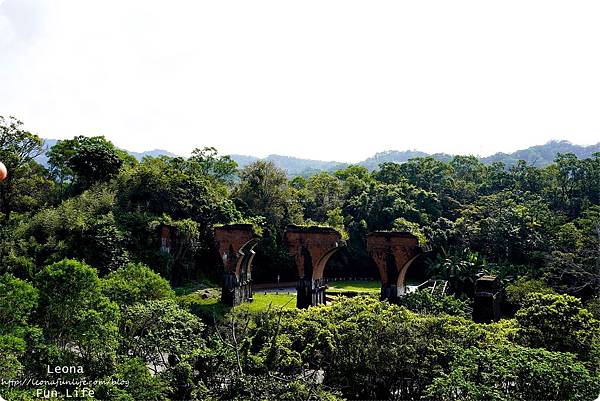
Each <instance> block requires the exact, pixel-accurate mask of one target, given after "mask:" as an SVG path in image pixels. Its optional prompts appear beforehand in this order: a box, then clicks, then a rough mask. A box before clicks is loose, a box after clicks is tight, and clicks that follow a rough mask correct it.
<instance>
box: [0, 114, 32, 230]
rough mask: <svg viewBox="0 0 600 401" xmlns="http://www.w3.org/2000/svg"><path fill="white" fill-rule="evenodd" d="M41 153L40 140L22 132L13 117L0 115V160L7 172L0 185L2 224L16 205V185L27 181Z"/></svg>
mask: <svg viewBox="0 0 600 401" xmlns="http://www.w3.org/2000/svg"><path fill="white" fill-rule="evenodd" d="M41 153H42V140H41V139H40V137H39V136H37V135H35V134H32V133H31V132H29V131H26V130H25V129H24V128H23V123H22V122H21V121H19V120H17V119H16V118H14V117H9V118H8V119H6V118H4V117H2V116H0V161H1V162H2V163H4V165H5V166H6V168H7V169H8V177H7V179H6V180H4V181H2V182H0V212H1V213H2V214H3V217H4V221H5V222H7V221H9V219H10V214H11V212H12V211H13V210H14V203H15V202H17V199H16V198H17V197H18V194H19V193H21V194H23V192H22V191H17V187H18V186H19V182H20V181H21V180H23V179H27V178H28V177H29V174H30V173H31V171H32V170H34V169H35V167H34V166H35V162H34V161H33V159H34V158H35V157H37V156H39V155H40V154H41Z"/></svg>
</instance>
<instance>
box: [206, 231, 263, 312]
mask: <svg viewBox="0 0 600 401" xmlns="http://www.w3.org/2000/svg"><path fill="white" fill-rule="evenodd" d="M259 240H260V237H259V236H258V235H256V233H255V232H254V229H253V227H252V225H251V224H232V225H227V226H222V227H216V228H215V241H216V243H217V248H218V250H219V255H220V256H221V259H222V260H223V266H224V267H225V273H224V275H223V290H222V292H221V302H222V303H224V304H225V305H229V306H235V305H239V304H240V303H242V302H248V301H252V259H254V251H253V248H254V247H255V246H256V244H257V243H258V241H259Z"/></svg>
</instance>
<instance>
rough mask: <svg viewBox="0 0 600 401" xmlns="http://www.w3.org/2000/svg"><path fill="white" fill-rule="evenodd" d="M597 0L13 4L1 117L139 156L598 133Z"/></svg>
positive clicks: (3, 5) (6, 21)
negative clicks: (96, 138) (106, 142)
mask: <svg viewBox="0 0 600 401" xmlns="http://www.w3.org/2000/svg"><path fill="white" fill-rule="evenodd" d="M599 21H600V2H598V1H577V0H575V1H573V0H571V1H550V0H543V1H527V0H518V1H511V0H503V1H483V0H474V1H448V0H441V1H430V0H418V1H400V0H392V1H383V0H381V1H380V0H377V1H366V0H365V1H352V0H341V1H329V0H303V1H293V2H292V1H284V0H274V1H260V0H259V1H252V0H241V1H230V0H213V1H200V0H198V1H191V0H190V1H149V0H143V1H132V0H119V1H109V0H101V1H87V0H71V1H68V0H47V1H33V0H0V114H2V115H14V116H16V117H17V118H19V119H21V120H23V121H24V122H25V125H26V127H27V128H29V129H30V130H32V131H34V132H36V133H38V134H39V135H41V136H42V137H46V138H67V137H72V136H73V135H79V134H84V135H105V136H106V137H108V138H109V139H110V140H112V141H113V142H114V143H115V144H117V145H118V146H120V147H123V148H127V149H129V150H134V151H142V150H150V149H154V148H162V149H167V150H170V151H173V152H176V153H179V154H188V153H189V152H190V151H191V149H193V148H194V147H201V146H215V147H217V148H218V149H219V150H220V151H221V152H222V153H241V154H251V155H256V156H266V155H268V154H271V153H278V154H284V155H291V156H298V157H305V158H313V159H325V160H339V161H358V160H361V159H364V158H366V157H368V156H371V155H372V154H373V153H375V152H378V151H383V150H388V149H397V150H406V149H419V150H423V151H428V152H448V153H473V154H479V155H487V154H490V153H494V152H496V151H513V150H516V149H520V148H524V147H528V146H531V145H535V144H541V143H545V142H547V141H548V140H551V139H567V140H570V141H571V142H574V143H578V144H592V143H597V142H599V141H600V22H599Z"/></svg>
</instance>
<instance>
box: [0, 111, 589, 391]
mask: <svg viewBox="0 0 600 401" xmlns="http://www.w3.org/2000/svg"><path fill="white" fill-rule="evenodd" d="M43 147H44V144H43V141H42V140H41V139H40V137H39V136H38V135H36V134H33V133H30V132H28V131H26V130H25V129H24V128H23V125H22V123H21V122H19V121H18V120H16V119H14V118H2V119H0V161H2V162H3V163H4V164H5V165H6V166H7V168H8V171H9V176H8V178H7V179H6V180H5V181H3V182H2V183H1V184H0V238H1V240H0V241H1V242H0V379H2V382H1V384H0V395H1V396H3V397H4V398H6V399H8V400H10V401H13V400H28V399H34V396H33V395H32V390H31V389H32V388H34V387H35V388H47V389H58V390H61V391H63V390H65V389H66V388H67V387H69V386H61V385H52V384H48V385H46V386H44V385H40V386H37V387H36V386H33V385H30V386H24V385H20V384H18V383H19V380H25V381H26V380H27V379H28V378H32V377H33V378H36V379H39V380H53V379H56V374H52V373H49V372H48V368H47V367H48V366H51V367H54V366H81V367H82V370H83V372H84V373H72V374H65V375H62V376H61V377H63V378H73V379H78V380H80V379H82V378H84V379H86V380H90V381H91V382H92V383H93V384H92V385H91V386H89V387H91V388H93V390H94V395H93V396H92V397H88V399H98V400H122V401H125V400H230V399H235V400H321V399H323V400H342V399H396V400H405V399H406V400H418V399H423V400H528V399H553V400H593V399H595V398H596V397H597V396H598V394H600V371H599V369H598V366H600V365H599V363H600V343H599V341H600V326H599V319H600V297H599V295H600V153H595V154H594V155H593V156H592V157H590V158H586V159H578V158H577V157H576V156H575V155H574V154H570V153H564V154H559V155H557V156H556V158H555V160H554V162H553V163H552V164H550V165H548V166H546V167H543V168H539V167H534V166H532V165H530V164H528V163H527V162H524V161H519V162H517V163H515V164H513V165H510V166H507V165H504V164H502V163H500V162H496V163H492V164H483V163H482V162H481V161H479V160H478V159H477V158H475V157H473V156H454V157H452V158H451V159H449V160H448V161H440V160H436V159H435V158H432V157H418V158H413V159H410V160H408V161H407V162H404V163H401V164H399V163H393V162H384V163H382V164H380V165H379V166H378V168H377V169H375V170H374V171H369V170H368V169H367V168H366V167H364V166H357V165H352V166H347V167H345V168H343V169H339V170H337V171H335V172H320V173H318V174H314V175H312V176H310V177H295V178H293V179H289V178H288V177H287V176H286V174H285V172H284V171H282V170H280V169H278V168H277V167H276V166H275V165H274V164H273V163H271V162H268V161H261V160H259V161H255V162H253V163H251V164H249V165H247V166H245V167H244V168H238V166H237V164H236V163H235V162H234V161H233V160H232V159H231V158H230V157H228V156H223V155H219V154H218V152H217V150H215V149H213V148H203V149H197V150H194V151H193V153H192V156H191V157H189V158H182V157H169V156H158V157H145V158H143V159H142V160H141V161H138V160H136V159H135V157H133V156H131V155H130V154H128V153H126V152H124V151H122V150H119V149H117V148H116V147H115V146H114V145H113V144H112V143H110V142H109V141H107V140H106V139H105V138H103V137H83V136H79V137H75V138H72V139H68V140H61V141H58V142H57V143H56V144H55V145H54V146H53V147H52V148H51V149H50V150H49V151H48V152H47V158H48V159H47V160H48V166H47V168H46V167H44V166H42V165H40V164H38V163H37V162H36V161H35V159H36V157H38V156H39V155H40V154H41V153H42V151H43ZM242 222H245V223H251V224H253V225H254V226H255V227H256V229H257V230H258V231H260V232H261V234H262V237H263V240H262V241H261V242H260V244H259V245H258V246H257V248H256V250H257V255H256V258H255V261H254V266H255V267H254V272H253V274H254V275H255V279H256V280H257V281H265V282H267V281H273V279H274V277H275V276H276V275H281V276H282V277H283V278H285V279H290V280H294V279H295V278H296V277H295V270H294V267H293V266H292V262H291V260H290V256H289V255H288V253H287V248H286V247H285V245H284V243H283V232H284V230H285V227H286V226H287V225H288V224H298V225H321V226H330V227H333V228H336V229H338V230H339V231H340V232H343V234H344V237H345V238H346V247H345V249H344V250H343V252H340V256H339V258H337V259H336V260H334V261H332V267H331V270H330V274H335V273H332V272H335V271H338V270H336V269H341V268H344V267H345V268H347V269H349V271H350V272H351V275H356V276H359V277H371V276H372V274H373V265H372V262H371V261H370V259H369V257H368V255H367V252H366V235H367V233H368V232H370V231H375V230H399V231H409V232H411V233H413V234H415V235H416V236H417V237H418V238H419V240H420V242H421V243H422V245H424V246H427V248H428V249H431V252H430V253H429V255H430V256H429V258H428V260H427V263H426V266H424V267H423V268H424V269H426V274H427V275H428V276H430V277H433V278H439V279H444V280H448V281H449V282H450V283H451V285H452V288H453V290H454V291H453V294H452V295H449V296H445V297H441V298H440V297H434V296H431V295H430V294H428V293H419V292H417V293H414V294H411V295H409V296H406V297H405V298H404V299H403V300H402V301H401V302H400V304H399V305H394V304H389V303H388V302H380V301H379V299H378V298H377V296H363V297H355V298H348V299H341V300H339V301H336V302H335V303H333V304H331V305H326V306H318V307H313V308H309V309H306V310H293V309H292V310H290V309H285V310H283V309H280V308H267V309H265V310H263V311H260V312H258V313H256V312H248V311H247V310H243V309H239V308H232V309H231V310H228V311H226V313H225V314H224V315H220V316H210V315H208V314H206V313H199V312H198V311H197V310H196V309H195V308H193V307H192V305H190V303H189V302H187V300H188V299H187V298H185V297H184V296H181V295H180V294H181V291H180V289H181V288H185V286H190V285H204V286H207V287H210V286H216V287H218V286H219V283H220V279H221V275H222V269H223V268H222V265H221V260H220V258H219V255H218V254H217V253H216V251H215V246H214V238H213V228H214V227H215V226H216V225H219V224H229V223H242ZM163 224H168V225H169V226H172V227H175V228H176V230H177V233H178V234H177V241H176V243H175V249H174V250H172V252H170V253H166V252H162V251H161V248H160V238H159V227H161V225H163ZM375 272H376V271H375ZM375 274H376V273H375ZM482 274H492V275H496V276H498V277H499V278H500V279H501V280H502V283H503V286H504V287H505V288H506V299H507V301H506V305H507V307H506V308H505V309H506V310H505V313H504V318H503V319H502V320H500V321H499V322H497V323H491V324H478V323H474V322H473V321H472V320H471V318H470V309H471V303H472V296H473V283H474V282H475V280H476V279H477V278H478V277H479V276H481V275H482ZM374 278H376V277H374ZM94 381H96V382H95V383H94ZM124 381H126V384H123V382H124ZM59 397H60V396H59Z"/></svg>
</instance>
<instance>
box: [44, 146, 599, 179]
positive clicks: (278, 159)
mask: <svg viewBox="0 0 600 401" xmlns="http://www.w3.org/2000/svg"><path fill="white" fill-rule="evenodd" d="M56 142H57V140H56V139H45V148H46V149H49V148H50V147H52V146H54V144H56ZM126 151H127V152H128V153H129V154H131V155H132V156H134V157H135V158H136V159H138V160H141V159H142V158H144V157H145V156H152V157H157V156H161V155H166V156H171V157H174V156H177V155H176V154H174V153H171V152H169V151H166V150H163V149H155V150H150V151H145V152H131V151H128V150H126ZM596 152H600V142H598V143H597V144H595V145H589V146H582V145H575V144H572V143H571V142H569V141H550V142H547V143H545V144H543V145H536V146H531V147H529V148H527V149H521V150H517V151H515V152H512V153H502V152H498V153H495V154H493V155H491V156H486V157H478V159H479V160H480V161H481V162H482V163H485V164H491V163H495V162H502V163H504V164H506V165H507V166H512V165H514V164H515V163H517V162H518V161H519V160H525V161H526V162H527V163H528V164H531V165H534V166H536V167H545V166H547V165H549V164H551V163H552V162H553V161H554V159H555V157H556V155H557V154H558V153H573V154H575V155H576V156H577V157H578V158H579V159H586V158H589V157H592V155H593V154H594V153H596ZM427 156H431V157H433V158H434V159H437V160H441V161H449V160H451V159H452V157H453V155H451V154H447V153H434V154H430V153H426V152H422V151H419V150H405V151H398V150H387V151H384V152H379V153H376V154H375V155H373V156H371V157H369V158H368V159H365V160H363V161H361V162H359V163H356V164H358V165H360V166H364V167H366V168H368V169H369V170H375V169H376V168H377V166H379V164H381V163H384V162H394V163H404V162H406V161H408V160H410V159H413V158H415V157H427ZM230 157H231V158H232V159H233V160H234V161H235V162H236V163H237V164H238V166H239V167H240V168H243V167H245V166H247V165H248V164H251V163H253V162H255V161H257V160H266V161H270V162H273V164H275V165H276V166H277V167H279V168H281V169H283V170H285V171H286V173H287V174H288V176H290V177H295V176H299V175H302V176H309V175H312V174H315V173H318V172H321V171H330V172H331V171H335V170H338V169H342V168H345V167H347V166H349V165H350V164H351V163H344V162H337V161H323V160H311V159H302V158H298V157H292V156H282V155H269V156H267V157H265V158H259V157H256V156H249V155H238V154H232V155H230ZM36 160H37V161H38V162H39V163H40V164H42V165H45V166H46V165H47V164H48V160H47V157H46V154H45V153H44V154H42V155H40V156H39V157H38V158H37V159H36Z"/></svg>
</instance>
